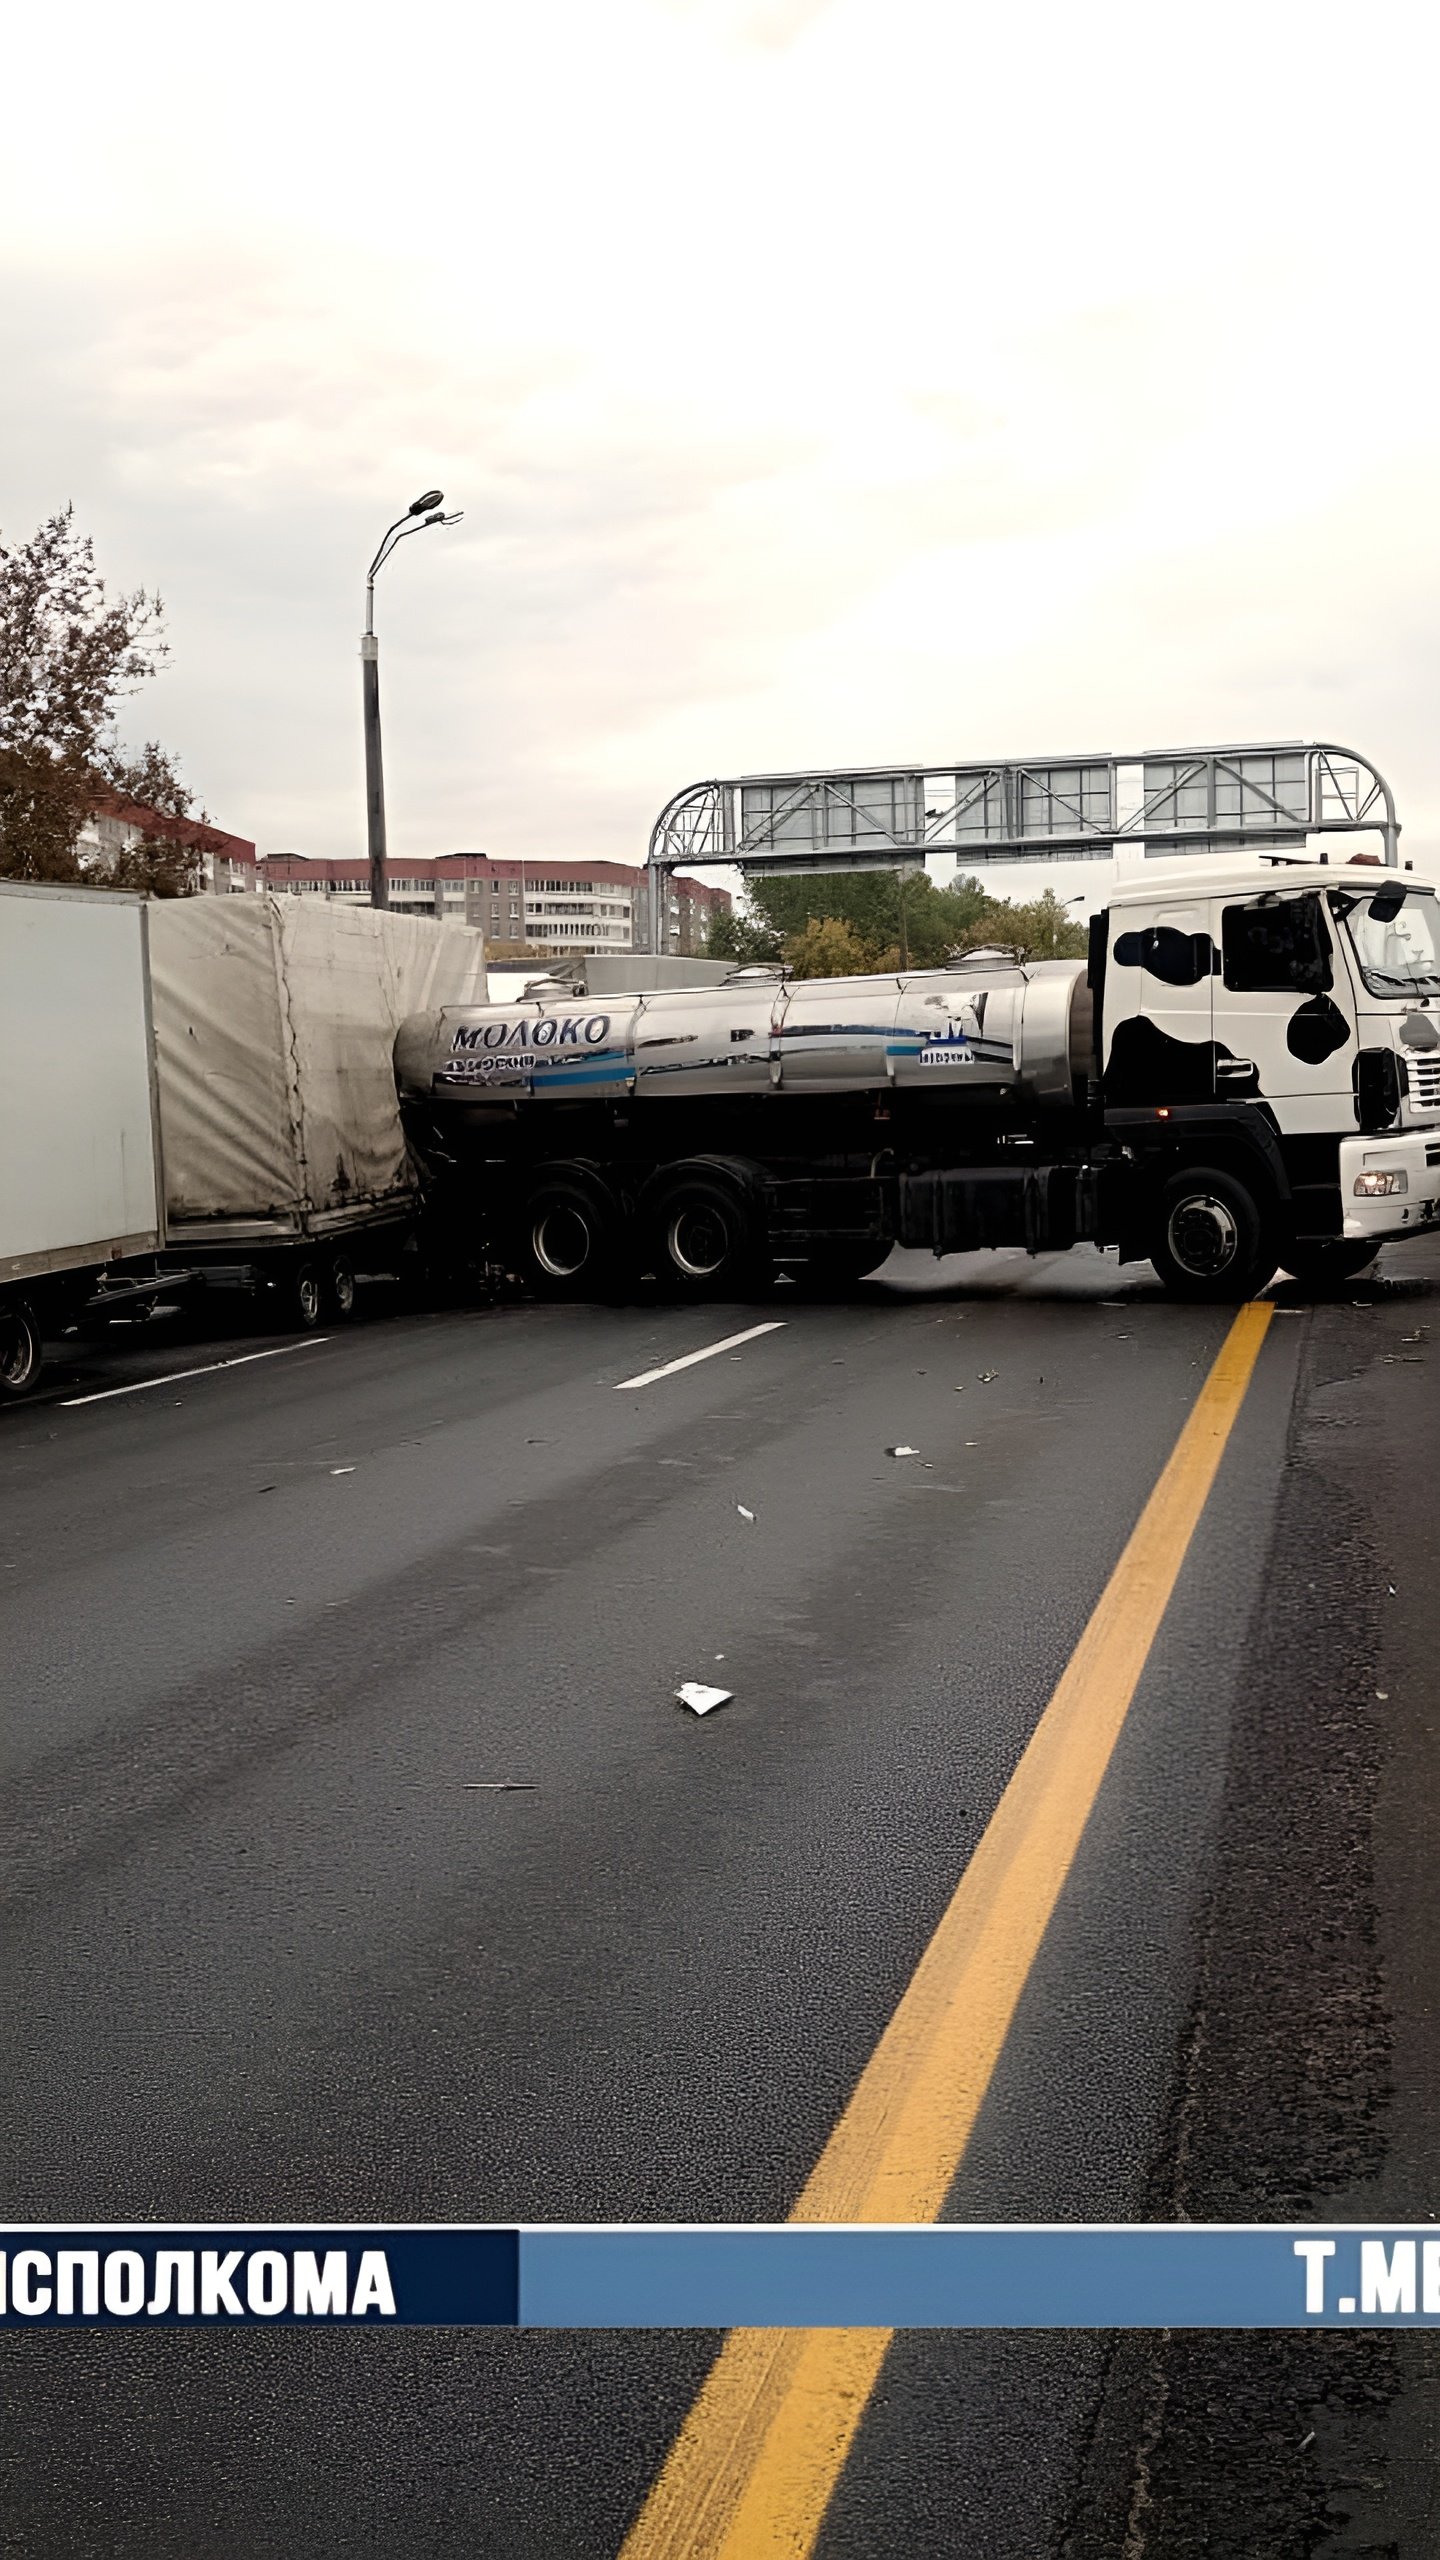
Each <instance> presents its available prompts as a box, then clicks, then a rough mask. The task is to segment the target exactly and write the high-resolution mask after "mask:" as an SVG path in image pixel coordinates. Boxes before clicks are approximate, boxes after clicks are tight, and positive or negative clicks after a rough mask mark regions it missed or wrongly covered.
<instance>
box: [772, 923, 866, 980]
mask: <svg viewBox="0 0 1440 2560" xmlns="http://www.w3.org/2000/svg"><path fill="white" fill-rule="evenodd" d="M785 959H786V963H787V965H788V967H789V970H790V974H791V976H792V977H795V978H856V977H861V976H863V975H864V973H865V971H866V970H867V969H873V968H874V967H875V966H876V962H875V958H874V955H873V952H872V951H871V949H870V948H869V946H868V945H867V944H865V943H863V942H862V941H861V939H860V936H859V935H858V933H857V932H856V930H855V927H854V926H853V924H847V923H846V922H845V919H844V917H843V916H811V917H810V919H809V921H808V923H806V924H804V925H802V926H801V928H800V931H799V932H798V933H791V934H787V936H786V938H785Z"/></svg>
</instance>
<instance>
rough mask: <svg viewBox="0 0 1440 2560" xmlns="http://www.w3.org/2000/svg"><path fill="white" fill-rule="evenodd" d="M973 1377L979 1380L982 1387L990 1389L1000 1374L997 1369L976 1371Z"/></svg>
mask: <svg viewBox="0 0 1440 2560" xmlns="http://www.w3.org/2000/svg"><path fill="white" fill-rule="evenodd" d="M975 1375H976V1377H977V1378H978V1379H979V1381H980V1384H981V1386H982V1387H990V1386H993V1385H994V1383H995V1380H996V1379H997V1378H998V1377H999V1375H1000V1372H999V1370H998V1369H977V1370H976V1372H975Z"/></svg>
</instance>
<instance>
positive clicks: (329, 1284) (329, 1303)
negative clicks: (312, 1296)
mask: <svg viewBox="0 0 1440 2560" xmlns="http://www.w3.org/2000/svg"><path fill="white" fill-rule="evenodd" d="M354 1313H355V1265H354V1263H353V1262H352V1261H351V1259H350V1256H349V1254H348V1253H337V1254H335V1255H334V1256H333V1257H332V1259H331V1263H330V1267H329V1270H328V1271H327V1272H326V1274H325V1316H326V1321H327V1323H330V1324H349V1322H350V1320H351V1318H352V1317H353V1315H354Z"/></svg>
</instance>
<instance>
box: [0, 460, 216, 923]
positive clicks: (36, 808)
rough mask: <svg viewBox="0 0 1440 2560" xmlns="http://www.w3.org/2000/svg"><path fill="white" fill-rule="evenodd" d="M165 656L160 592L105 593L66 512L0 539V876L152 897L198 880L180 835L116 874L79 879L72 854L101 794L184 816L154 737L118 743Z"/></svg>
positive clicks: (153, 845)
mask: <svg viewBox="0 0 1440 2560" xmlns="http://www.w3.org/2000/svg"><path fill="white" fill-rule="evenodd" d="M167 654H168V649H167V643H166V640H165V634H164V614H163V609H162V607H161V603H160V599H159V597H158V596H150V595H147V594H146V593H145V591H144V590H143V588H137V590H136V591H135V593H134V594H133V595H116V596H113V597H112V596H111V595H110V594H109V593H108V591H107V589H106V586H105V582H104V580H103V578H102V577H101V576H100V575H99V572H98V571H97V569H96V567H95V549H94V545H93V543H92V542H91V540H90V537H89V535H88V534H82V533H80V532H79V531H78V530H77V529H76V525H75V518H74V511H73V509H72V508H70V507H65V508H62V509H61V511H60V512H59V513H58V514H57V515H53V516H50V517H47V519H46V521H45V522H44V524H42V525H41V526H40V527H39V528H38V530H37V531H36V532H35V533H33V534H32V535H31V536H30V539H29V541H28V542H24V543H20V544H17V545H9V544H6V543H4V542H0V874H5V875H7V876H8V877H9V878H11V879H20V880H72V881H74V880H80V881H85V882H87V883H88V885H90V886H92V887H120V886H124V887H132V886H143V887H147V888H153V889H155V890H156V891H157V893H158V894H161V895H163V894H166V893H167V890H168V893H169V894H172V895H173V894H176V893H177V891H178V890H180V889H183V888H194V887H198V886H199V878H198V855H197V853H196V851H195V849H194V841H193V838H192V839H191V840H190V843H189V845H188V846H187V843H186V838H185V835H184V833H183V832H181V831H180V829H179V828H177V832H176V833H175V834H174V835H173V836H172V835H170V834H168V833H167V832H166V831H165V830H163V829H157V830H156V831H155V832H154V834H153V835H152V836H150V837H147V839H146V842H145V844H142V845H141V846H140V847H138V848H136V849H135V852H134V853H133V854H131V855H128V856H123V857H122V859H121V863H120V865H119V866H118V868H117V871H116V872H114V873H110V872H105V873H103V874H102V873H98V872H96V871H94V870H88V871H87V870H86V869H85V868H84V867H83V865H82V864H81V862H80V859H79V857H78V855H77V852H76V838H77V837H78V835H79V832H80V828H81V825H82V823H83V821H84V819H85V817H86V815H87V814H88V812H89V811H90V809H91V808H92V807H93V806H94V804H95V800H96V797H97V794H101V793H104V792H106V791H113V792H116V793H118V794H120V795H121V796H123V797H127V798H130V799H132V800H138V801H143V802H144V803H145V805H146V806H148V807H154V808H157V809H159V810H160V811H161V812H162V813H163V814H164V815H165V816H168V817H171V818H174V819H176V820H177V821H187V820H189V819H190V817H191V812H192V809H193V806H194V799H193V794H192V793H190V792H189V791H188V790H187V789H186V787H185V785H184V784H183V783H182V782H181V781H180V778H179V775H178V773H177V772H176V770H175V766H174V764H173V762H172V760H171V759H170V758H169V757H168V756H167V755H166V754H165V752H164V750H163V749H162V748H161V747H160V746H159V745H158V744H156V743H154V742H153V741H152V742H151V744H150V745H148V746H146V747H144V748H142V750H141V752H140V755H139V756H138V757H136V758H127V757H126V755H125V754H124V752H123V750H122V749H121V747H120V745H119V743H118V740H117V737H116V730H115V723H116V716H117V713H118V710H119V706H120V703H121V702H122V700H123V699H124V698H125V696H126V695H128V694H131V693H133V692H134V691H135V690H136V688H137V687H138V686H139V685H141V684H143V683H144V682H145V681H146V680H147V678H148V677H150V676H152V675H154V674H155V672H156V670H157V668H158V667H159V666H160V665H161V663H162V661H163V660H164V658H165V657H166V656H167ZM152 795H154V796H152ZM122 873H123V874H124V875H125V876H124V877H123V878H122V876H121V874H122Z"/></svg>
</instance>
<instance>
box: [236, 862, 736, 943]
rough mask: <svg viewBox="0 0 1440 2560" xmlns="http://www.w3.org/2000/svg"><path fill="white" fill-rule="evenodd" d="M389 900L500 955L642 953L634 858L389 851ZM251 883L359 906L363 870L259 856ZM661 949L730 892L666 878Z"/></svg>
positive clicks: (697, 930)
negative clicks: (463, 927) (516, 858)
mask: <svg viewBox="0 0 1440 2560" xmlns="http://www.w3.org/2000/svg"><path fill="white" fill-rule="evenodd" d="M387 870H388V875H389V890H390V904H391V906H392V907H393V908H394V909H395V910H396V911H397V913H399V914H402V915H405V914H408V915H426V916H452V917H455V918H456V919H458V920H459V921H460V922H462V923H464V924H469V925H478V926H479V927H480V929H481V931H482V932H483V933H484V935H485V939H486V942H487V944H488V945H489V948H490V950H491V952H492V954H493V955H494V956H495V957H496V958H497V959H503V958H504V956H505V953H506V951H507V950H510V951H513V952H514V953H515V954H516V955H517V956H520V955H524V954H526V953H531V952H538V953H542V954H543V953H548V952H553V951H602V952H603V951H608V952H624V951H637V950H645V949H647V948H648V947H649V938H648V919H647V910H646V904H645V899H646V889H645V881H644V876H643V874H642V872H641V870H640V868H639V866H638V865H637V864H635V863H630V862H598V861H597V862H585V861H576V860H569V859H561V860H553V861H545V860H543V859H542V860H537V861H534V862H531V861H529V860H526V861H524V862H511V861H504V860H499V859H493V858H492V857H491V856H490V855H489V854H484V853H442V854H432V855H424V856H412V857H406V856H405V855H402V854H395V855H392V856H391V858H390V861H389V863H388V865H387ZM260 885H261V886H262V887H263V888H267V889H275V890H278V891H280V892H281V893H282V894H285V895H289V896H295V897H325V898H338V899H340V900H342V901H348V902H349V903H351V904H354V905H365V904H367V903H368V901H369V897H370V874H369V869H368V867H367V866H366V865H365V864H364V863H362V862H360V861H358V860H349V861H346V860H328V861H326V860H322V861H310V860H308V859H306V857H305V856H303V855H301V854H289V853H286V854H268V855H266V856H265V857H264V859H263V860H262V862H261V864H260ZM670 887H671V921H670V939H669V946H668V947H669V948H670V949H671V950H672V951H678V952H682V953H684V954H685V955H686V956H693V955H694V954H695V953H697V952H699V951H700V950H702V949H703V947H704V940H705V933H706V930H707V927H708V924H709V919H710V916H711V914H712V913H713V912H714V911H715V908H716V906H717V905H718V906H720V907H723V908H725V909H728V908H729V906H730V903H731V901H730V893H729V891H728V890H726V889H710V888H707V887H706V886H705V885H704V884H703V883H702V882H701V881H698V880H676V881H672V882H671V884H670Z"/></svg>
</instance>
